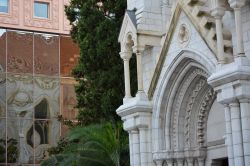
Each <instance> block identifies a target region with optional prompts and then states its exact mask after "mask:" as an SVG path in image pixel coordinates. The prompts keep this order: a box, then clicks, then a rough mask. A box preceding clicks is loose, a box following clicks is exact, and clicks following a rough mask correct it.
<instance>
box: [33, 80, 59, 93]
mask: <svg viewBox="0 0 250 166" xmlns="http://www.w3.org/2000/svg"><path fill="white" fill-rule="evenodd" d="M34 81H35V83H36V84H37V85H38V86H39V87H40V88H41V89H43V90H52V89H54V88H55V87H56V86H57V85H58V83H59V82H58V80H57V79H52V78H47V77H37V78H35V79H34Z"/></svg>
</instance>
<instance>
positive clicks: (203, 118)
mask: <svg viewBox="0 0 250 166" xmlns="http://www.w3.org/2000/svg"><path fill="white" fill-rule="evenodd" d="M215 97H216V93H215V92H214V90H213V89H212V88H210V89H209V90H208V91H207V93H206V95H205V97H204V98H203V101H202V103H201V106H200V109H199V112H198V121H197V143H198V144H199V147H204V143H205V136H206V134H205V133H206V124H207V119H208V111H209V110H210V108H211V106H212V104H213V102H214V99H215Z"/></svg>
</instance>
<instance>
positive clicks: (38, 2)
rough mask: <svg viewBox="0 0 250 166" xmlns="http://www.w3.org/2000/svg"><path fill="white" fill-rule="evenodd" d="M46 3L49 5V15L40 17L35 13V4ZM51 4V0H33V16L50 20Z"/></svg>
mask: <svg viewBox="0 0 250 166" xmlns="http://www.w3.org/2000/svg"><path fill="white" fill-rule="evenodd" d="M36 3H37V4H46V5H47V16H48V17H39V16H36V15H35V4H36ZM50 6H51V3H50V1H41V0H34V1H33V18H35V19H42V20H49V19H50V13H51V11H50V8H51V7H50Z"/></svg>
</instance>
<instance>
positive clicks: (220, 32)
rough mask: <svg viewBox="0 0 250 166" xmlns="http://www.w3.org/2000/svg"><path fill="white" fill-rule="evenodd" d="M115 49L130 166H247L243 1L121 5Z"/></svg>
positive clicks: (248, 81) (247, 21)
mask: <svg viewBox="0 0 250 166" xmlns="http://www.w3.org/2000/svg"><path fill="white" fill-rule="evenodd" d="M119 43H120V45H121V52H120V56H121V58H122V60H123V61H124V77H125V79H124V80H125V97H124V99H123V105H121V106H120V107H119V108H118V109H117V110H116V112H117V114H118V115H119V116H120V117H121V118H122V120H123V127H124V129H125V130H126V131H127V132H128V134H129V149H130V165H131V166H163V165H164V166H248V165H250V1H249V0H127V10H126V12H125V16H124V20H123V24H122V27H121V30H120V35H119ZM132 56H136V60H137V64H136V65H137V66H136V67H137V83H138V85H131V84H130V66H129V60H130V58H131V57H132ZM131 86H137V87H138V91H137V94H136V96H131V92H130V87H131Z"/></svg>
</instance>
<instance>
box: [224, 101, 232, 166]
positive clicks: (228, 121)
mask: <svg viewBox="0 0 250 166" xmlns="http://www.w3.org/2000/svg"><path fill="white" fill-rule="evenodd" d="M225 122H226V145H227V155H228V163H229V166H234V158H233V156H234V154H233V140H232V127H231V114H230V108H229V106H228V105H226V106H225Z"/></svg>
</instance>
